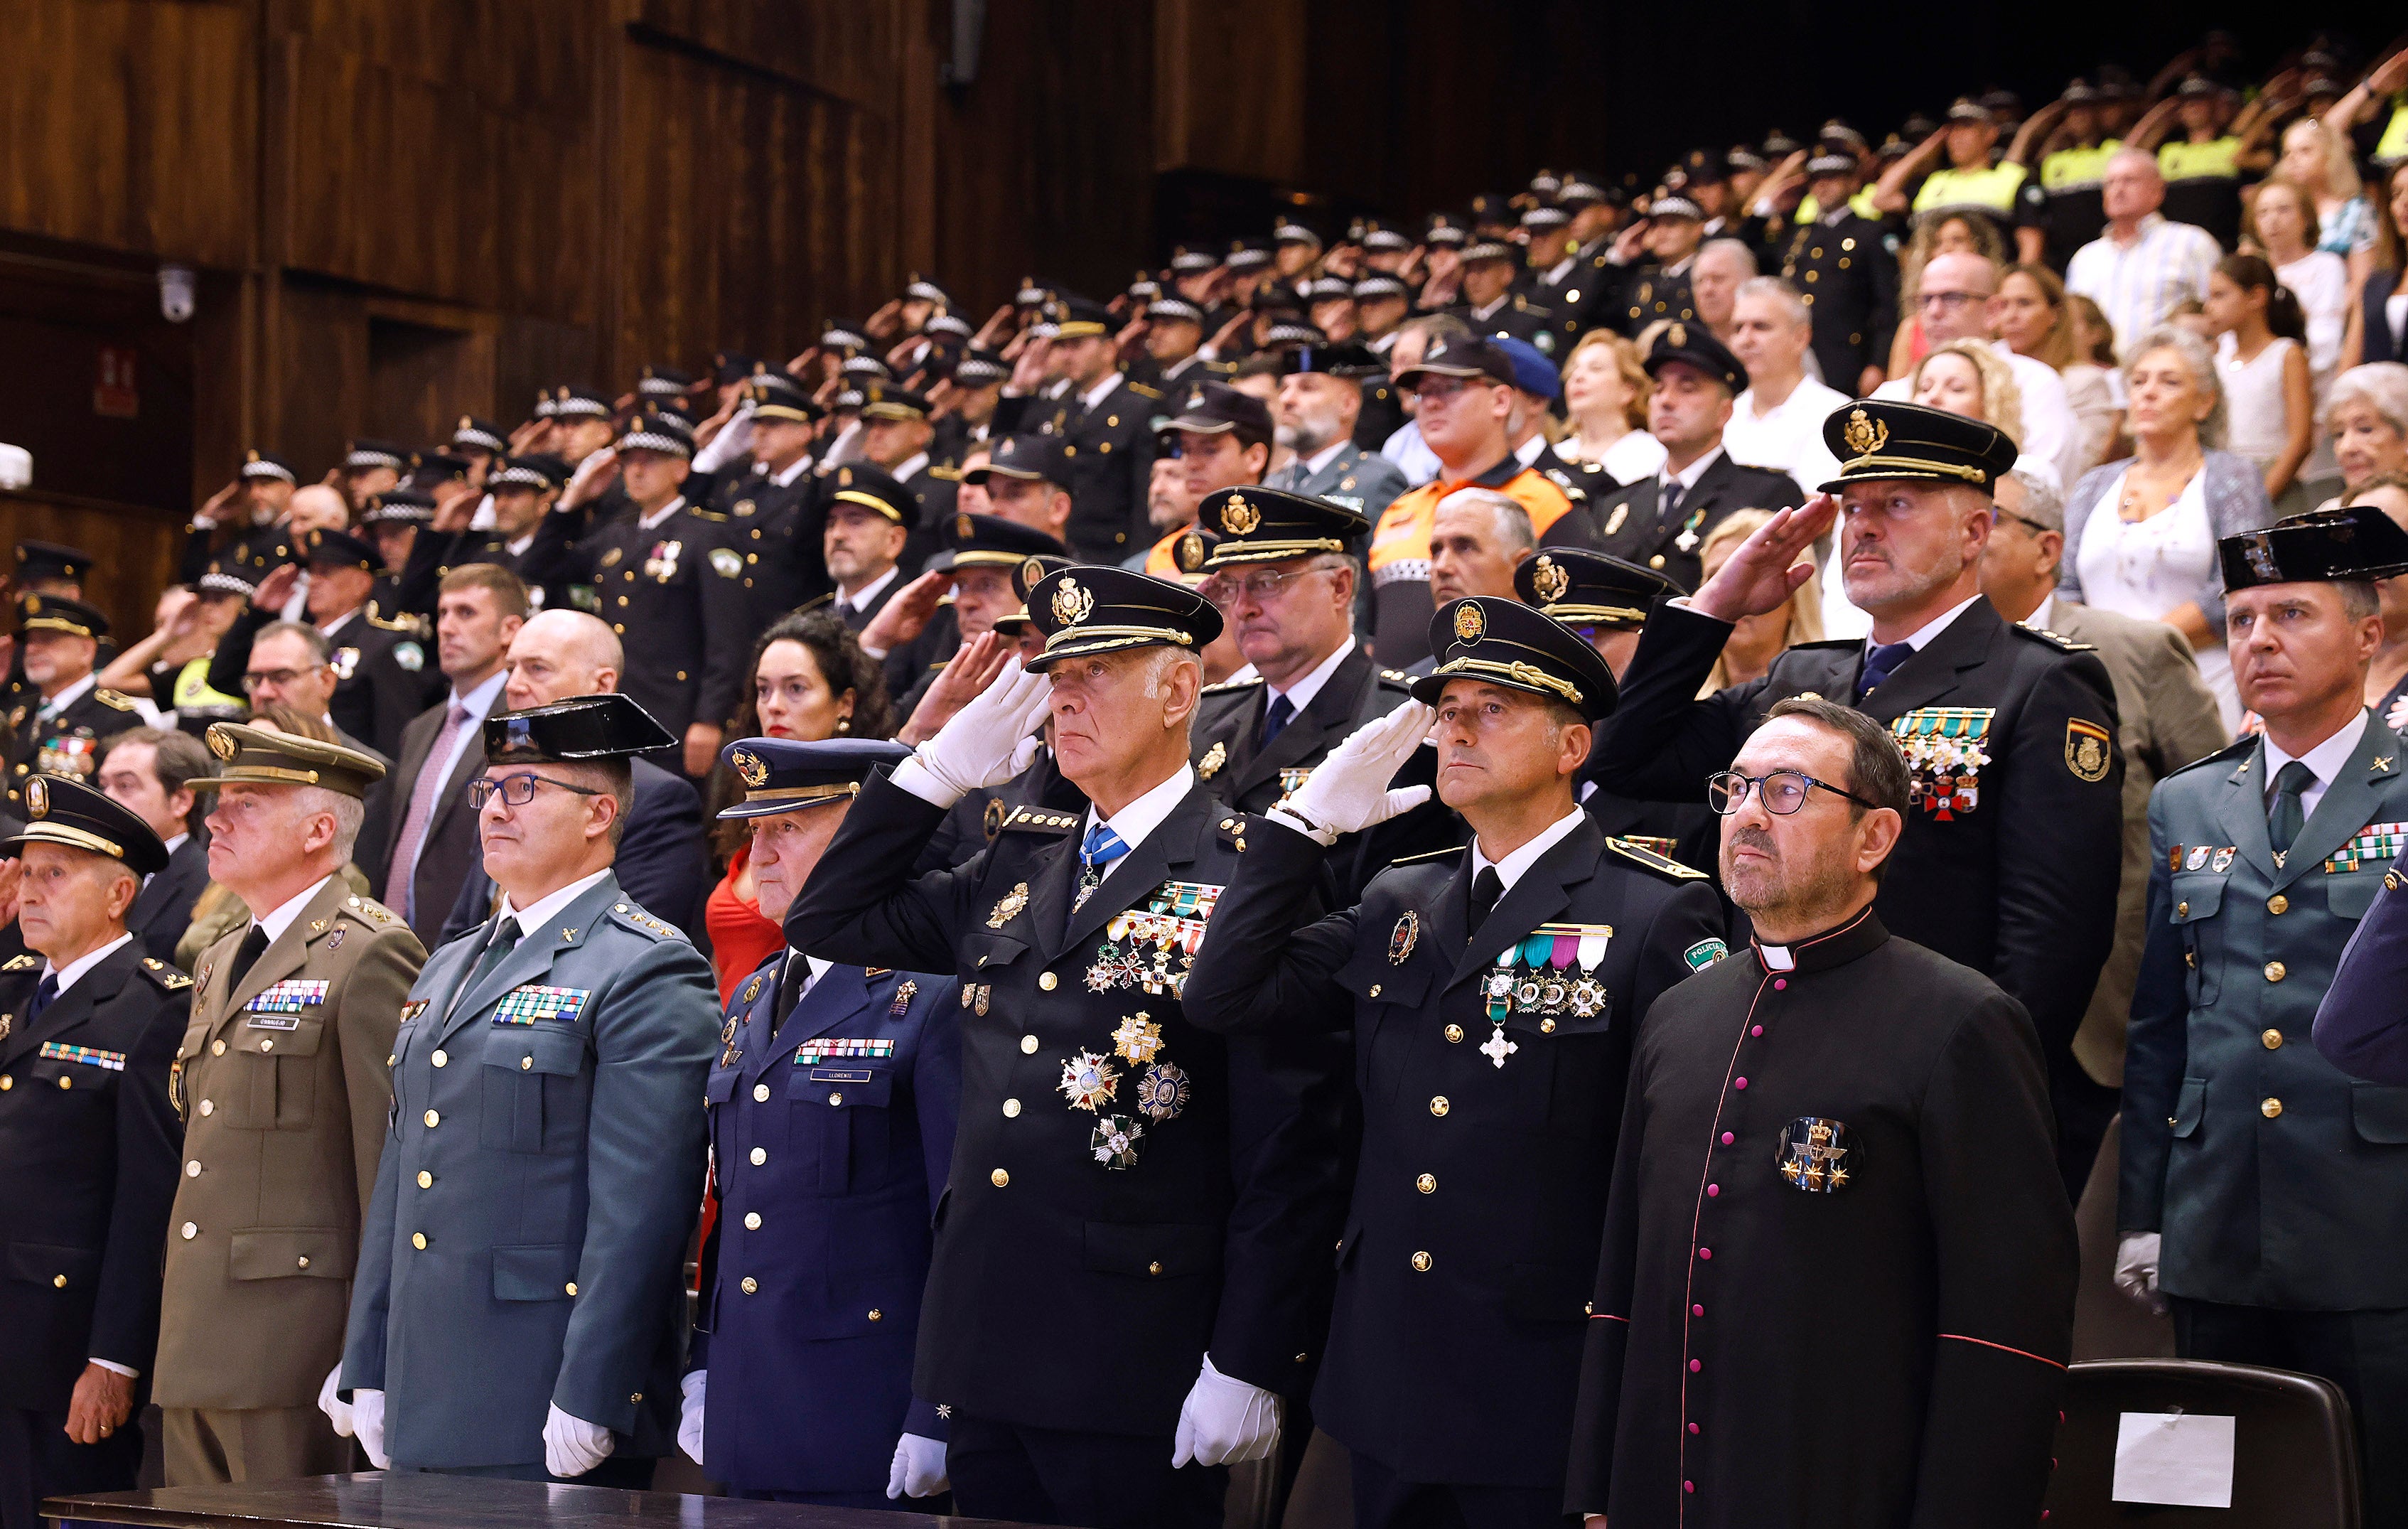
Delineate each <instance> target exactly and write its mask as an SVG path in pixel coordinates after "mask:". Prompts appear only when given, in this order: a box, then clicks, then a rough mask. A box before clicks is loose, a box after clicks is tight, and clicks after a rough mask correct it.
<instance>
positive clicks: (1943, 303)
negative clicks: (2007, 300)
mask: <svg viewBox="0 0 2408 1529" xmlns="http://www.w3.org/2000/svg"><path fill="white" fill-rule="evenodd" d="M1989 300H1990V295H1989V294H1988V293H1986V292H1926V293H1922V294H1920V295H1918V296H1916V298H1915V301H1916V302H1917V303H1919V304H1921V305H1922V306H1923V307H1925V308H1929V307H1932V306H1933V305H1935V304H1937V305H1938V306H1939V307H1942V308H1961V307H1963V306H1964V305H1965V304H1967V303H1986V302H1988V301H1989Z"/></svg>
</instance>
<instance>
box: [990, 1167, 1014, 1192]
mask: <svg viewBox="0 0 2408 1529" xmlns="http://www.w3.org/2000/svg"><path fill="white" fill-rule="evenodd" d="M986 1178H987V1182H988V1183H990V1184H992V1185H994V1186H995V1187H996V1189H998V1190H999V1189H1002V1188H1003V1187H1004V1186H1005V1185H1007V1184H1010V1183H1011V1175H1010V1174H1007V1173H1005V1172H1004V1171H1003V1170H1002V1169H1000V1168H997V1169H996V1171H995V1172H993V1173H991V1174H989V1175H987V1176H986Z"/></svg>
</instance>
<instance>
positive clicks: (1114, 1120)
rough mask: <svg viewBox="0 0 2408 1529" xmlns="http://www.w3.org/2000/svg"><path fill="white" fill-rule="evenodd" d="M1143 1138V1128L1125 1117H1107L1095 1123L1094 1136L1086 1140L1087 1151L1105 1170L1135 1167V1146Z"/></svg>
mask: <svg viewBox="0 0 2408 1529" xmlns="http://www.w3.org/2000/svg"><path fill="white" fill-rule="evenodd" d="M1144 1136H1145V1127H1144V1126H1142V1125H1140V1124H1139V1123H1138V1122H1137V1121H1135V1120H1132V1119H1130V1118H1128V1117H1127V1116H1125V1115H1107V1116H1105V1117H1104V1118H1102V1119H1100V1120H1097V1122H1096V1130H1095V1134H1094V1135H1092V1136H1090V1137H1088V1138H1087V1147H1088V1149H1089V1150H1090V1151H1092V1152H1094V1153H1095V1154H1096V1161H1097V1162H1100V1163H1102V1164H1103V1165H1104V1166H1105V1167H1107V1168H1134V1167H1136V1166H1137V1144H1138V1143H1139V1142H1140V1140H1142V1139H1143V1138H1144Z"/></svg>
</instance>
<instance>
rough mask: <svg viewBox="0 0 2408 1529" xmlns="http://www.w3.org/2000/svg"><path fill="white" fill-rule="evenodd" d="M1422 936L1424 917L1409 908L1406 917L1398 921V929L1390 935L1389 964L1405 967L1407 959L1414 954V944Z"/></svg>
mask: <svg viewBox="0 0 2408 1529" xmlns="http://www.w3.org/2000/svg"><path fill="white" fill-rule="evenodd" d="M1421 936H1422V916H1421V915H1420V914H1418V913H1415V912H1414V911H1413V910H1412V909H1411V908H1407V909H1406V910H1405V916H1403V917H1402V918H1399V919H1398V920H1397V927H1396V929H1395V930H1392V931H1390V933H1389V935H1388V964H1389V965H1391V966H1402V965H1404V964H1405V958H1406V957H1408V956H1411V955H1412V953H1413V942H1415V941H1416V940H1419V939H1420V938H1421Z"/></svg>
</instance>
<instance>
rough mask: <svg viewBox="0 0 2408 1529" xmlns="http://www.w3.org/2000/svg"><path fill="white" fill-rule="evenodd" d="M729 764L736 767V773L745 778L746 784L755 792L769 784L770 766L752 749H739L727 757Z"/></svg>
mask: <svg viewBox="0 0 2408 1529" xmlns="http://www.w3.org/2000/svg"><path fill="white" fill-rule="evenodd" d="M727 762H728V763H729V764H731V765H733V766H735V768H736V773H738V775H740V776H742V777H743V778H744V784H745V785H747V786H751V787H753V789H754V790H756V791H757V790H759V789H760V788H761V787H762V786H767V785H768V784H769V767H768V765H767V764H766V763H765V762H763V760H762V758H761V756H759V755H757V754H755V753H753V751H752V750H751V749H749V748H739V749H738V750H737V751H736V752H735V753H733V754H730V755H729V756H728V757H727Z"/></svg>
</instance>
